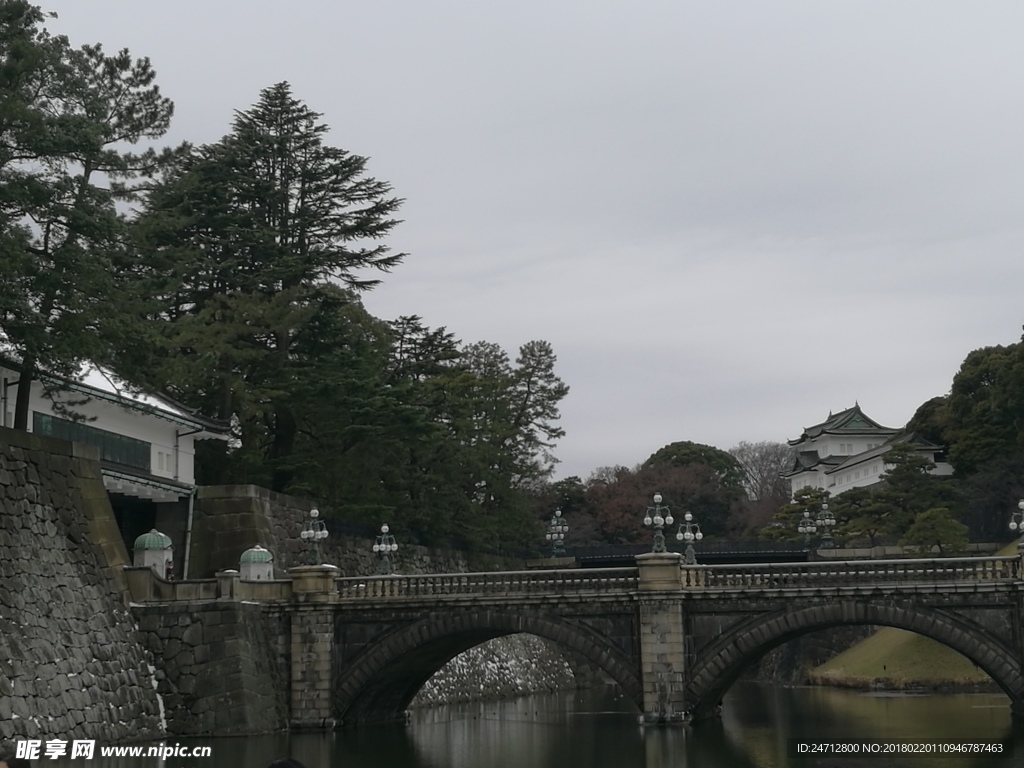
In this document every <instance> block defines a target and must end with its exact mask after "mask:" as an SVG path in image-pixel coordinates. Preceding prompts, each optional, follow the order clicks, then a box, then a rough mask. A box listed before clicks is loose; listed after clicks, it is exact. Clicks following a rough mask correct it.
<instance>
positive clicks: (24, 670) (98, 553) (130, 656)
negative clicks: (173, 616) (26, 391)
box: [0, 428, 163, 751]
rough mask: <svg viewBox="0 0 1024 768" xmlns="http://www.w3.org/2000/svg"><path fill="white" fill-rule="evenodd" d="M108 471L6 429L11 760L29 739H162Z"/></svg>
mask: <svg viewBox="0 0 1024 768" xmlns="http://www.w3.org/2000/svg"><path fill="white" fill-rule="evenodd" d="M98 459H99V452H98V449H94V448H89V447H86V446H81V445H77V444H72V443H67V442H64V441H61V440H54V439H50V438H44V437H40V436H36V435H31V434H26V433H23V432H15V431H14V430H10V429H5V428H0V751H2V750H3V747H4V746H5V745H7V744H9V743H10V742H11V741H13V740H16V739H21V738H43V739H45V738H49V737H60V738H62V739H75V738H91V739H96V740H100V741H103V742H108V743H109V742H115V741H126V740H134V739H156V738H159V737H160V736H162V734H163V725H162V702H161V701H160V698H159V696H158V695H157V692H156V679H155V674H154V669H153V664H152V656H151V655H150V654H149V653H148V652H147V651H146V650H145V648H144V646H143V645H142V643H141V642H140V640H141V638H140V635H139V633H138V631H137V627H136V625H135V622H134V619H133V618H132V616H131V614H130V613H129V612H128V611H127V610H126V594H127V593H126V582H125V580H124V574H123V573H122V572H121V568H122V567H123V566H124V565H125V564H126V563H127V552H126V550H125V547H124V544H123V542H122V541H121V536H120V533H119V532H118V530H117V525H116V523H115V521H114V516H113V512H112V511H111V509H110V503H109V501H108V499H107V494H106V490H105V489H104V487H103V481H102V478H101V476H100V467H99V461H98Z"/></svg>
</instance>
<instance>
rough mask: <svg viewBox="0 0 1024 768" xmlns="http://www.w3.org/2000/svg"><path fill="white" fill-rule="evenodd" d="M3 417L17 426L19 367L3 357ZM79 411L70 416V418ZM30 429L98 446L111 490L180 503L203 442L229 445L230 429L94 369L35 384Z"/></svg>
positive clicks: (189, 488)
mask: <svg viewBox="0 0 1024 768" xmlns="http://www.w3.org/2000/svg"><path fill="white" fill-rule="evenodd" d="M0 378H2V385H3V393H2V395H0V397H2V399H0V403H2V408H0V413H2V416H3V426H5V427H9V426H11V425H12V424H13V421H14V419H13V412H14V395H15V388H14V387H15V386H16V383H17V380H18V372H17V369H16V366H15V365H13V364H11V363H9V362H4V361H3V360H0ZM69 413H70V414H73V416H72V417H71V418H69V416H68V414H69ZM28 429H29V431H30V432H35V433H37V434H41V435H48V436H50V437H57V438H61V439H63V440H73V441H75V442H78V443H85V444H87V445H93V446H96V447H98V448H99V449H100V460H101V464H102V467H103V482H104V485H106V487H107V490H108V491H110V492H112V493H120V494H123V495H126V496H136V497H139V498H143V499H152V500H154V501H174V500H177V499H178V498H180V497H182V496H187V495H189V494H191V493H192V488H193V487H194V486H195V443H196V441H197V440H210V439H213V440H226V439H228V435H229V432H230V429H229V426H228V425H227V424H222V423H220V422H217V421H214V420H212V419H207V418H204V417H202V416H199V415H197V414H195V413H193V412H192V411H190V410H189V409H187V408H185V407H184V406H183V405H181V404H179V403H176V402H174V401H173V400H171V399H170V398H168V397H166V396H164V395H154V394H147V393H142V392H139V391H137V390H134V389H131V388H129V387H128V386H127V385H126V384H125V383H124V382H122V381H121V380H119V379H118V378H117V377H116V376H114V375H113V374H111V373H110V372H108V371H104V370H102V369H100V368H95V367H91V368H88V369H86V370H85V371H84V372H83V374H82V376H81V377H80V378H79V379H76V380H67V379H59V378H55V377H50V376H47V375H45V374H43V375H41V376H40V377H39V379H38V380H36V381H34V382H33V383H32V394H31V397H30V399H29V420H28Z"/></svg>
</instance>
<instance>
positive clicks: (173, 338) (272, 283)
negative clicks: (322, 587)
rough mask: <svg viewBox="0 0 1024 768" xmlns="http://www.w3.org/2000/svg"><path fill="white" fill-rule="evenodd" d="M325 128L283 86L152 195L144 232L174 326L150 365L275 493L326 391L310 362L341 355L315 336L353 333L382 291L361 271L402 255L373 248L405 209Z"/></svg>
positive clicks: (156, 288) (165, 314) (287, 478)
mask: <svg viewBox="0 0 1024 768" xmlns="http://www.w3.org/2000/svg"><path fill="white" fill-rule="evenodd" d="M327 131H328V127H327V126H326V125H325V124H323V123H321V122H320V115H319V114H317V113H316V112H313V111H312V110H310V109H309V108H308V107H307V106H306V105H305V104H303V103H302V102H301V101H299V100H297V99H295V98H294V97H293V96H292V94H291V89H290V87H289V86H288V84H287V83H279V84H277V85H274V86H271V87H270V88H267V89H265V90H264V91H263V92H262V93H261V94H260V100H259V102H258V103H257V104H256V105H255V106H253V107H252V108H250V109H248V110H245V111H242V112H239V113H238V114H237V116H236V118H235V121H234V125H233V129H232V131H231V133H230V134H229V135H228V136H226V137H225V138H224V139H222V140H221V141H220V142H218V143H217V144H214V145H211V146H207V147H202V148H200V149H198V150H195V151H194V152H193V153H192V155H191V156H190V157H189V158H187V159H186V160H185V161H184V162H182V163H181V164H180V165H179V166H178V167H177V168H176V169H175V171H174V172H173V173H171V174H169V175H168V177H167V178H166V179H165V180H164V181H163V183H162V184H160V185H159V186H158V187H157V188H156V189H155V190H154V191H153V193H152V195H151V196H150V198H149V201H148V205H147V209H146V212H145V215H144V216H143V217H142V219H141V220H140V222H139V227H138V235H139V240H140V242H141V244H142V251H143V253H144V258H145V261H146V264H147V267H148V273H147V278H146V285H147V286H148V288H147V289H146V292H147V293H148V294H150V295H152V296H154V297H155V302H156V303H155V305H154V307H153V309H152V310H151V311H152V313H153V314H154V315H155V316H156V317H159V318H161V319H163V320H166V321H169V322H167V324H166V342H165V344H164V345H162V347H163V349H164V350H165V355H164V359H163V360H162V361H159V360H158V361H154V362H153V363H152V364H151V365H149V366H148V367H149V368H150V369H151V370H155V371H160V372H161V375H162V376H164V377H165V378H167V379H168V380H169V381H171V382H173V384H174V385H175V386H176V387H177V388H178V389H179V390H180V394H181V396H182V397H183V398H184V399H186V400H187V401H189V402H191V403H192V404H194V405H196V406H201V407H204V408H205V409H207V410H209V411H210V412H213V413H216V414H218V415H219V416H220V417H222V418H237V420H238V424H239V429H240V437H241V438H242V443H243V445H244V446H245V451H247V452H248V453H249V455H250V456H252V458H253V464H254V465H255V464H260V463H261V462H260V459H262V460H263V461H264V462H265V463H266V464H267V465H269V466H270V467H271V476H270V479H269V481H268V482H269V484H270V485H271V487H272V488H274V489H275V490H286V489H287V488H288V487H289V486H290V485H291V483H292V482H293V481H294V480H295V478H296V466H295V463H294V455H295V453H296V448H297V443H298V440H299V435H300V432H301V431H302V429H303V422H304V419H305V418H306V417H305V415H304V413H303V407H304V404H303V393H309V392H312V391H318V390H325V389H330V388H331V384H330V382H327V381H323V380H322V379H323V377H325V376H328V377H329V376H331V375H334V374H333V373H331V372H330V371H329V370H328V367H326V366H324V365H321V364H318V360H322V359H327V358H330V357H332V355H334V356H335V357H336V356H337V355H335V354H334V353H338V354H341V353H342V352H343V351H344V349H345V348H346V346H347V345H348V340H347V339H345V338H331V337H329V336H328V337H325V336H324V332H323V329H324V328H325V327H330V328H335V329H337V328H351V327H352V326H351V325H350V324H348V323H346V321H345V313H346V312H347V309H346V305H348V304H352V303H357V301H358V300H357V298H356V294H357V292H359V291H364V290H367V289H369V288H372V287H373V286H374V285H376V284H377V282H379V281H378V280H377V279H372V278H370V277H368V276H367V274H366V272H367V271H368V270H376V271H382V272H387V271H389V270H390V269H391V268H393V267H394V266H395V265H397V264H398V263H399V262H400V261H401V260H402V258H403V257H404V254H401V253H392V252H391V251H390V249H389V247H388V246H387V245H385V244H383V243H382V242H381V241H382V239H383V238H384V237H385V236H386V235H387V234H388V233H389V232H390V231H391V230H392V228H393V227H394V226H395V225H396V224H397V223H398V222H397V220H395V219H394V218H392V215H393V214H394V213H395V212H396V211H397V209H398V207H399V206H400V205H401V202H402V201H401V200H399V199H397V198H395V197H391V196H390V193H391V187H390V186H389V185H388V184H386V183H385V182H381V181H377V180H376V179H373V178H372V177H369V176H367V175H366V164H367V160H366V158H364V157H360V156H358V155H354V154H351V153H349V152H347V151H345V150H341V149H337V148H334V147H331V146H328V145H327V144H325V141H324V139H325V136H326V133H327ZM325 344H327V345H328V346H330V345H333V348H332V349H324V345H325ZM311 350H316V352H315V354H314V353H313V352H312V351H311Z"/></svg>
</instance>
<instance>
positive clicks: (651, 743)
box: [45, 684, 1024, 768]
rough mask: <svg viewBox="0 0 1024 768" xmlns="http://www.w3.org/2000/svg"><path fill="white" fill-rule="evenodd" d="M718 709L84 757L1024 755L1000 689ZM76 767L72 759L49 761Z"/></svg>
mask: <svg viewBox="0 0 1024 768" xmlns="http://www.w3.org/2000/svg"><path fill="white" fill-rule="evenodd" d="M724 703H725V706H724V709H723V714H722V718H721V719H720V720H714V721H709V722H705V723H700V724H698V725H696V726H692V727H669V728H641V727H640V726H639V725H637V722H636V715H637V712H636V710H635V707H634V706H633V704H632V703H631V702H629V701H627V700H626V699H624V698H623V697H622V695H621V694H619V693H618V692H617V690H616V689H606V690H597V691H586V692H573V693H564V694H552V695H547V696H531V697H526V698H522V699H517V700H515V701H512V702H501V703H486V704H460V705H453V706H448V707H438V708H435V709H429V710H420V711H418V712H416V713H414V715H413V717H412V721H411V722H410V724H409V725H407V726H404V727H401V726H381V727H376V728H374V727H367V728H359V729H350V730H344V731H339V732H336V733H330V734H296V735H293V736H291V737H289V736H287V735H283V734H282V735H277V736H265V737H258V738H246V739H228V738H225V739H211V740H205V741H204V740H189V741H186V740H181V743H183V744H184V743H189V744H202V745H207V744H209V745H212V746H213V751H214V754H213V757H212V758H208V759H205V760H186V759H177V758H171V759H168V760H167V761H166V762H165V763H160V762H159V761H157V760H155V759H153V758H149V759H145V758H136V759H134V760H130V759H127V758H122V759H111V758H105V759H104V758H99V757H97V758H96V759H95V760H93V761H91V762H90V763H88V765H89V766H91V768H142V767H143V766H146V768H150V766H152V767H153V768H156V767H157V766H160V768H265V767H266V766H267V765H268V764H269V763H270V762H271V760H273V759H274V758H277V757H283V756H292V757H295V758H297V759H299V760H301V761H302V762H303V763H305V764H306V765H307V766H308V768H341V767H342V766H344V767H345V768H384V767H385V766H387V767H388V768H480V767H484V768H492V767H493V768H556V767H557V768H565V766H587V767H588V768H590V767H593V768H612V767H614V768H633V767H634V766H635V767H636V768H664V767H666V766H673V767H679V768H789V766H793V767H794V768H798V767H802V766H808V767H815V768H859V767H860V766H868V767H869V768H899V767H900V766H913V767H914V768H931V767H932V766H936V767H938V768H973V767H974V766H979V768H981V767H984V768H1009V766H1016V765H1021V764H1024V729H1021V728H1020V727H1019V726H1018V727H1017V728H1016V729H1015V728H1014V727H1013V726H1012V724H1011V720H1010V712H1009V702H1008V700H1007V698H1006V697H1005V696H1002V695H986V694H973V695H968V694H965V695H928V696H905V695H900V696H886V695H865V694H862V693H857V692H852V691H843V690H837V689H830V688H778V687H770V686H759V685H753V684H738V685H736V686H734V687H733V689H732V690H731V691H730V692H729V694H728V696H726V698H725V702H724ZM791 738H802V739H814V740H833V741H834V740H851V739H852V740H864V739H870V740H880V739H894V740H930V741H934V740H938V739H947V740H948V739H964V740H970V741H1011V740H1013V739H1016V740H1017V743H1016V744H1014V747H1015V750H1016V754H1017V759H1014V757H1013V756H1011V755H1005V756H1003V757H1000V758H991V757H984V758H982V757H957V756H954V757H948V758H938V757H920V758H892V759H887V758H877V757H876V758H871V759H868V760H865V759H863V758H860V759H858V758H838V757H826V758H818V759H808V758H794V757H790V756H789V754H788V752H789V739H791ZM45 764H48V765H54V766H61V767H63V768H78V766H81V765H83V763H82V762H81V761H80V760H78V761H49V760H47V761H45Z"/></svg>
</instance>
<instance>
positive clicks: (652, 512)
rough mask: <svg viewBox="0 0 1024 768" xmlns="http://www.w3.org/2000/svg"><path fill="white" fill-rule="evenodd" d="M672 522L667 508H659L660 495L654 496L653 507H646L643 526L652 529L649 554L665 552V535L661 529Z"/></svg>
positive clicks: (670, 513)
mask: <svg viewBox="0 0 1024 768" xmlns="http://www.w3.org/2000/svg"><path fill="white" fill-rule="evenodd" d="M673 522H674V520H673V519H672V512H671V511H670V510H669V508H668V507H663V506H661V494H660V493H656V494H654V506H653V507H648V508H647V514H646V515H645V516H644V525H646V526H647V527H651V526H653V527H654V547H653V548H652V549H651V552H664V551H665V534H664V533H663V532H662V529H663V528H664V527H665V526H666V525H672V523H673Z"/></svg>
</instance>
